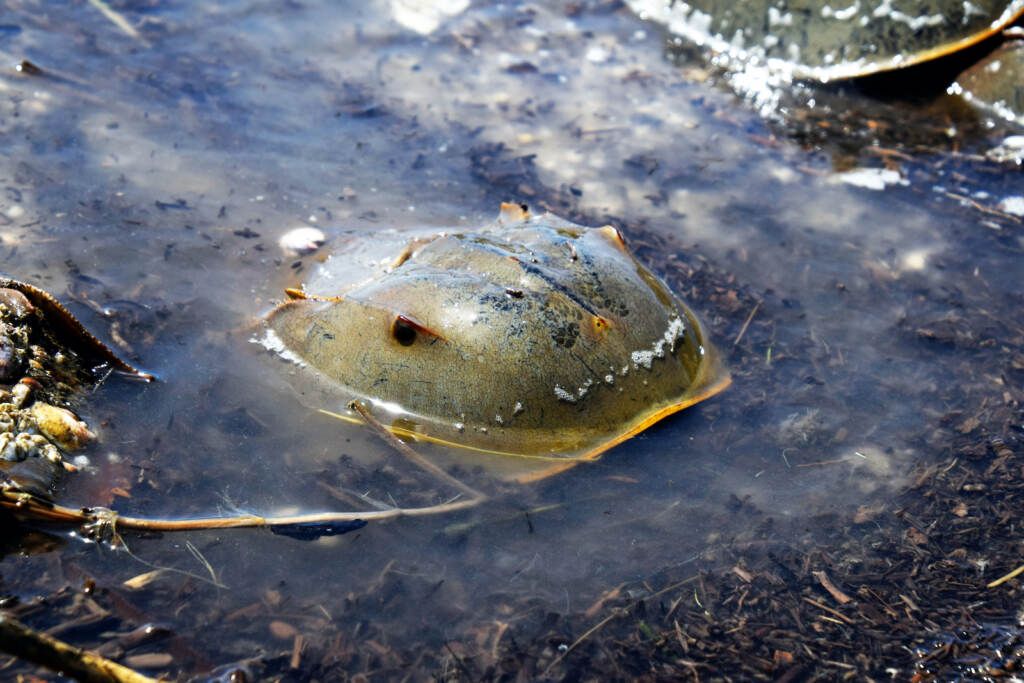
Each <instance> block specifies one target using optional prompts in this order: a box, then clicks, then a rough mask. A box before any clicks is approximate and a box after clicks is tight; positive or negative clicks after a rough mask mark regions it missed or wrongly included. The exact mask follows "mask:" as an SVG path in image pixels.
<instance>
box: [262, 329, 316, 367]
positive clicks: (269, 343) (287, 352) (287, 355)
mask: <svg viewBox="0 0 1024 683" xmlns="http://www.w3.org/2000/svg"><path fill="white" fill-rule="evenodd" d="M249 341H250V342H251V343H253V344H259V345H260V346H262V347H263V348H265V349H266V350H267V351H270V352H271V353H276V354H277V355H278V356H280V357H281V358H283V359H284V360H286V361H290V362H292V363H295V364H296V365H298V366H299V367H300V368H304V367H306V361H304V360H302V357H301V356H299V355H298V354H297V353H295V352H294V351H292V350H291V349H289V348H288V347H287V346H285V343H284V341H282V340H281V338H280V337H278V336H277V332H274V331H273V330H271V329H267V330H266V331H265V332H264V334H263V337H251V338H250V339H249Z"/></svg>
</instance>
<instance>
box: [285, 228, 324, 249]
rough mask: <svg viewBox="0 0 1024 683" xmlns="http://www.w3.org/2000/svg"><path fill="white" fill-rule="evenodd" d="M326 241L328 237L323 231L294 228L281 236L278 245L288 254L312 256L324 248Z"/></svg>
mask: <svg viewBox="0 0 1024 683" xmlns="http://www.w3.org/2000/svg"><path fill="white" fill-rule="evenodd" d="M326 240H327V236H326V235H324V233H323V231H322V230H317V229H316V228H311V227H309V226H303V227H301V228H292V229H291V230H289V231H288V232H286V233H285V234H283V235H281V239H280V240H278V242H277V243H278V245H280V247H281V250H282V251H284V252H285V253H287V254H291V255H294V256H304V255H306V254H312V253H313V252H314V251H316V250H317V249H319V248H320V247H322V246H324V242H325V241H326Z"/></svg>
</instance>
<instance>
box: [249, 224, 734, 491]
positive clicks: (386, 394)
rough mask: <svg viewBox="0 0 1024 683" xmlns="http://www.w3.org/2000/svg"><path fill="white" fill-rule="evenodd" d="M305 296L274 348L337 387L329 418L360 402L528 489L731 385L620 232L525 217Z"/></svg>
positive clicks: (396, 427)
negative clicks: (512, 459) (487, 461)
mask: <svg viewBox="0 0 1024 683" xmlns="http://www.w3.org/2000/svg"><path fill="white" fill-rule="evenodd" d="M293 296H295V297H296V298H295V299H294V300H292V301H289V302H286V303H284V304H282V305H280V306H279V307H278V308H276V309H275V310H274V311H272V312H271V313H270V314H269V315H268V316H267V318H266V320H265V324H266V336H265V337H264V338H263V339H262V340H261V341H262V343H263V344H264V345H266V346H268V347H269V348H275V349H277V350H279V351H280V352H281V353H282V355H283V356H285V357H287V358H290V359H292V360H294V361H296V362H299V363H301V364H306V365H308V366H311V369H313V370H314V371H315V373H316V376H317V377H319V378H320V380H322V381H324V382H326V383H327V384H328V385H329V386H330V388H331V390H332V391H333V393H334V394H335V395H336V396H337V403H336V404H335V405H334V406H323V407H324V408H328V409H330V410H332V411H338V412H340V413H344V408H343V406H345V405H347V404H348V402H349V401H350V400H357V401H361V402H363V405H365V406H366V407H367V408H368V409H369V411H370V412H371V413H372V415H373V416H374V418H375V419H376V420H378V421H380V422H381V423H383V424H384V425H385V426H387V427H389V428H390V429H391V430H392V431H393V432H395V433H396V434H398V435H399V436H402V437H419V438H422V439H424V440H428V441H434V442H442V443H447V444H451V445H453V446H457V447H460V448H464V449H470V450H472V451H476V452H478V453H480V454H486V453H490V454H494V455H501V456H519V457H520V458H521V460H519V461H518V466H516V467H514V468H513V469H512V470H511V471H506V472H505V474H506V475H511V476H515V477H518V478H520V479H524V478H530V477H536V476H543V475H546V474H549V473H551V472H553V471H557V470H560V469H564V468H565V467H567V466H569V465H571V463H572V462H574V461H576V460H582V459H591V458H595V457H597V455H598V454H600V453H602V452H603V451H605V450H607V449H608V448H610V447H611V446H613V445H615V444H617V443H620V442H622V441H624V440H625V439H628V438H629V437H631V436H633V435H635V434H637V433H639V432H640V431H642V430H643V429H645V428H646V427H648V426H649V425H651V424H653V423H654V422H656V421H657V420H660V419H661V418H663V417H665V416H666V415H669V414H671V413H674V412H676V411H678V410H681V409H683V408H685V407H687V406H689V405H692V404H693V403H696V402H697V401H700V400H702V399H704V398H707V397H708V396H711V395H712V394H714V393H716V392H718V391H720V390H721V389H723V388H724V387H725V386H726V385H727V384H728V383H729V376H728V373H726V372H725V371H724V370H723V368H722V366H721V365H720V363H719V361H718V357H717V354H716V352H715V350H714V348H713V346H712V345H711V343H710V342H709V341H708V340H707V338H706V335H705V332H704V329H703V328H702V326H701V324H700V323H699V322H698V320H697V318H696V317H695V316H694V315H693V313H692V312H691V311H690V310H689V309H688V308H687V307H686V306H685V305H684V304H683V303H682V302H681V301H680V300H679V299H678V298H676V297H675V296H674V295H673V294H672V292H671V291H669V289H668V288H667V287H666V285H665V284H664V283H663V282H662V281H661V280H659V279H658V278H657V277H655V276H654V275H652V274H651V273H650V272H649V271H648V270H647V269H646V268H644V267H643V266H642V265H641V264H640V263H638V262H637V261H636V260H635V259H634V258H633V257H632V256H631V255H630V254H629V252H628V251H627V250H626V247H625V244H624V243H623V241H622V238H621V237H620V235H619V233H618V231H616V230H615V229H614V228H612V227H610V226H609V227H604V228H598V229H590V228H585V227H582V226H579V225H576V224H574V223H570V222H568V221H565V220H562V219H560V218H557V217H555V216H553V215H551V214H545V215H543V216H537V217H532V216H530V215H529V214H527V213H526V212H525V210H523V209H520V208H519V207H514V206H512V205H503V213H502V216H501V218H499V220H498V222H497V223H496V224H494V225H493V226H489V227H488V228H486V229H483V230H480V231H478V232H450V233H440V234H437V235H435V236H434V237H433V238H430V239H421V240H416V241H413V242H411V243H410V246H409V248H408V249H406V251H405V252H403V253H402V254H401V255H400V256H399V257H398V259H397V261H396V264H395V265H394V266H393V267H392V268H390V269H388V270H386V271H385V272H383V273H380V274H379V275H377V276H376V277H372V278H370V279H369V280H367V281H364V282H362V283H359V284H357V285H355V286H353V287H352V288H350V289H348V290H347V291H344V292H341V291H334V292H323V291H317V292H309V293H298V292H294V293H293ZM551 461H555V462H554V463H553V462H551ZM506 469H507V468H506Z"/></svg>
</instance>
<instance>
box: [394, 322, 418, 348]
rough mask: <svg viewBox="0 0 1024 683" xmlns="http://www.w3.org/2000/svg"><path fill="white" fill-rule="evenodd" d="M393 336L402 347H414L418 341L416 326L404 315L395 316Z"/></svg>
mask: <svg viewBox="0 0 1024 683" xmlns="http://www.w3.org/2000/svg"><path fill="white" fill-rule="evenodd" d="M391 336H392V337H394V338H395V341H396V342H398V343H399V344H401V345H402V346H412V343H413V342H414V341H416V325H414V324H413V322H412V321H411V320H409V319H408V318H406V317H405V316H404V315H399V316H395V321H394V322H393V323H391Z"/></svg>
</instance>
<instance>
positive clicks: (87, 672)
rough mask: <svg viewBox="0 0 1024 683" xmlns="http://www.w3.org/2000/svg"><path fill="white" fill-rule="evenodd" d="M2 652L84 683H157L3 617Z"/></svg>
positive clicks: (1, 622) (1, 631)
mask: <svg viewBox="0 0 1024 683" xmlns="http://www.w3.org/2000/svg"><path fill="white" fill-rule="evenodd" d="M0 650H3V651H5V652H7V653H9V654H12V655H14V656H15V657H17V658H19V659H24V660H26V661H29V662H32V663H33V664H38V665H40V666H45V667H46V668H47V669H50V670H52V671H58V672H60V673H61V674H63V675H64V676H68V677H70V678H75V679H77V680H79V681H82V683H157V679H155V678H150V677H149V676H143V675H142V674H140V673H138V672H136V671H132V670H131V669H129V668H128V667H126V666H121V665H120V664H118V663H116V662H112V661H110V660H109V659H105V658H103V657H101V656H99V655H98V654H96V653H95V652H89V651H88V650H83V649H81V648H77V647H72V646H70V645H68V644H67V643H65V642H63V641H60V640H57V639H56V638H53V637H51V636H48V635H45V634H43V633H38V632H36V631H33V630H32V629H30V628H29V627H28V626H25V625H24V624H22V623H21V622H20V621H17V620H15V619H12V618H11V617H8V616H6V615H2V614H0Z"/></svg>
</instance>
